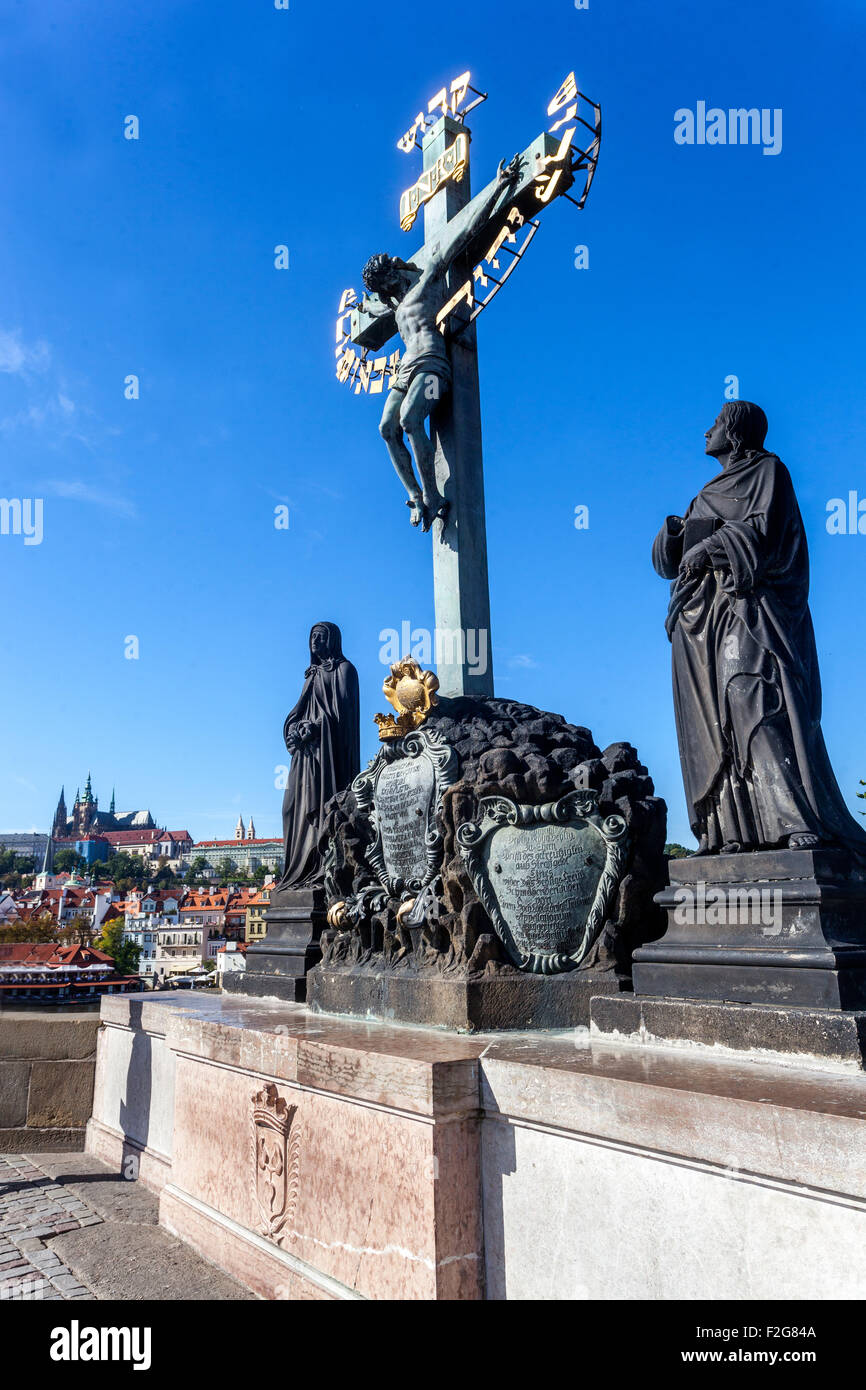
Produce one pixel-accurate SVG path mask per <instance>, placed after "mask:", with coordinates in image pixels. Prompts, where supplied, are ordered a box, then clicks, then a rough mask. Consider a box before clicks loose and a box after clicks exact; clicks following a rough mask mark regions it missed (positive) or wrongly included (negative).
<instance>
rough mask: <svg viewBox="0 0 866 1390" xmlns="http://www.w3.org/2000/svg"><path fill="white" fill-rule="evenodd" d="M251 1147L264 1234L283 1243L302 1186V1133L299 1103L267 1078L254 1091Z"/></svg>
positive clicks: (256, 1193) (287, 1233) (256, 1192)
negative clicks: (293, 1102) (287, 1098)
mask: <svg viewBox="0 0 866 1390" xmlns="http://www.w3.org/2000/svg"><path fill="white" fill-rule="evenodd" d="M252 1100H253V1123H252V1147H253V1161H254V1164H255V1196H256V1203H257V1205H258V1209H259V1215H260V1218H261V1225H260V1231H261V1234H262V1235H264V1236H267V1237H268V1238H269V1239H270V1240H273V1241H276V1242H277V1243H278V1244H280V1243H281V1237H282V1239H285V1238H288V1239H291V1233H290V1232H286V1234H285V1236H282V1232H283V1228H284V1227H285V1226H287V1225H290V1224H291V1223H292V1222H293V1221H294V1217H295V1208H296V1207H297V1203H298V1193H299V1190H300V1148H301V1136H300V1132H299V1129H298V1126H297V1124H296V1123H295V1115H296V1113H297V1109H298V1107H297V1106H296V1105H289V1104H288V1102H287V1101H285V1100H283V1098H282V1097H281V1096H280V1095H279V1093H278V1091H277V1088H276V1086H275V1085H274V1084H273V1082H270V1081H266V1082H265V1084H264V1086H263V1087H262V1089H261V1090H260V1091H256V1092H255V1094H254V1095H253V1098H252Z"/></svg>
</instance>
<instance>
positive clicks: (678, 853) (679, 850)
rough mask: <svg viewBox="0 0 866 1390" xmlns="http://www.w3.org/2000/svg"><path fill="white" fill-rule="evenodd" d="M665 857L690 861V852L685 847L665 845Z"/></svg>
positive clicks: (674, 844) (675, 844) (674, 843)
mask: <svg viewBox="0 0 866 1390" xmlns="http://www.w3.org/2000/svg"><path fill="white" fill-rule="evenodd" d="M665 857H666V858H668V859H691V857H692V851H691V850H690V849H686V847H685V845H678V844H677V843H676V841H674V842H673V844H670V845H665Z"/></svg>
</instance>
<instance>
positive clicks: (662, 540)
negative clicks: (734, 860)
mask: <svg viewBox="0 0 866 1390" xmlns="http://www.w3.org/2000/svg"><path fill="white" fill-rule="evenodd" d="M766 434H767V418H766V416H765V414H764V412H763V410H761V408H760V406H757V405H753V404H751V403H750V402H749V401H731V402H729V403H728V404H727V405H725V406H724V407H723V408H722V411H721V413H720V415H719V417H718V419H717V420H716V421H715V423H714V424H713V425H712V426H711V428H710V429H709V430H708V431H707V433H706V441H707V443H706V452H707V453H708V454H709V455H711V456H712V457H713V458H715V459H716V460H717V462H718V463H719V465H720V467H721V472H720V473H718V474H717V476H716V477H715V478H713V479H711V481H710V482H708V483H707V484H706V486H705V487H704V488H703V489H702V491H701V492H700V493H699V494H698V496H697V497H696V498H695V500H694V501H693V502H692V504H691V506H690V507H689V509H688V511H687V512H686V515H685V517H678V516H671V517H668V518H667V520H666V522H665V524H664V526H663V527H662V529H661V531H660V532H659V534H658V536H657V537H656V540H655V544H654V546H653V564H654V566H655V568H656V570H657V572H658V573H659V574H660V575H661V576H662V578H664V579H672V580H673V581H674V582H673V585H672V592H671V603H670V609H669V612H668V618H667V631H668V636H669V637H670V639H671V643H672V645H673V679H674V707H675V712H676V723H677V734H678V738H679V746H680V758H681V761H682V769H683V780H684V782H685V789H686V800H687V802H688V809H689V820H690V823H691V826H692V829H693V831H694V833H695V835H696V836H697V838H698V839H699V841H700V845H699V849H698V853H699V854H707V853H711V854H712V853H716V852H719V851H721V852H723V853H736V852H737V851H738V850H752V849H764V848H775V847H787V848H790V849H810V848H812V847H813V846H815V845H816V844H820V843H825V844H840V843H842V844H847V845H848V846H849V847H852V848H855V849H857V850H858V851H859V852H860V853H861V854H863V853H866V835H864V833H863V831H862V829H861V828H860V826H858V825H857V823H856V821H855V820H854V818H853V816H851V814H850V813H849V811H848V810H847V808H846V806H845V803H844V800H843V798H842V794H841V792H840V790H839V787H838V785H837V783H836V779H835V777H834V775H833V770H832V768H831V766H830V760H829V757H828V755H827V749H826V747H825V745H824V738H823V735H822V733H821V681H820V676H819V672H818V656H817V652H816V648H815V635H814V632H813V629H812V618H811V615H810V613H809V602H808V600H809V554H808V549H807V545H806V535H805V531H804V528H803V521H802V518H801V516H800V509H799V507H798V505H797V499H796V497H795V495H794V487H793V484H792V482H791V477H790V474H789V473H788V470H787V468H786V467H785V465H784V464H783V463H782V462H781V460H780V459H778V458H777V457H776V455H775V454H771V453H767V452H766V451H765V450H764V447H763V446H764V439H765V438H766Z"/></svg>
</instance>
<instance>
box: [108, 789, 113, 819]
mask: <svg viewBox="0 0 866 1390" xmlns="http://www.w3.org/2000/svg"><path fill="white" fill-rule="evenodd" d="M108 814H109V815H110V816H113V815H114V787H112V788H111V805H110V806H109V808H108Z"/></svg>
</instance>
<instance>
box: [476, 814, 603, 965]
mask: <svg viewBox="0 0 866 1390" xmlns="http://www.w3.org/2000/svg"><path fill="white" fill-rule="evenodd" d="M478 811H479V816H478V818H477V819H476V820H474V821H467V822H465V823H464V824H462V825H460V826H458V828H457V834H456V839H457V844H458V847H459V850H460V853H461V855H462V857H463V860H464V862H465V864H466V868H467V870H468V872H469V875H470V877H471V879H472V883H473V886H474V888H475V892H476V893H477V895H478V897H479V899H480V901H481V903H482V904H483V905H484V908H485V909H486V911H487V913H488V916H489V917H490V920H491V922H492V923H493V926H494V928H495V930H496V933H497V935H498V936H499V938H500V940H501V941H502V943H503V945H504V946H505V949H506V951H507V953H508V955H509V957H510V958H511V960H512V962H513V963H514V964H515V965H516V966H517V967H518V969H520V970H527V971H531V972H532V973H534V974H543V975H556V974H561V973H563V972H564V971H567V970H574V969H576V968H577V967H578V966H579V965H580V964H581V962H582V961H583V960H584V959H585V958H586V956H587V954H588V952H589V951H590V949H591V948H592V946H593V945H594V944H595V942H596V940H597V939H598V937H599V935H600V933H601V931H602V929H603V927H604V925H605V922H606V921H607V918H608V914H609V912H610V909H611V905H612V903H613V902H614V899H615V895H616V893H617V890H618V888H619V885H620V883H621V881H622V878H623V875H624V874H625V870H626V865H627V856H628V833H627V826H626V822H625V820H624V819H623V817H622V816H620V815H608V816H604V817H602V816H601V815H600V814H599V810H598V796H597V794H596V793H595V792H593V791H590V790H586V791H575V792H572V793H570V794H569V795H567V796H564V797H561V798H560V799H559V800H558V801H549V802H546V803H544V804H543V805H540V806H538V805H536V806H526V805H518V804H517V803H516V802H514V801H512V800H510V799H509V798H508V797H505V796H492V797H486V798H484V799H482V800H481V801H480V802H479V806H478Z"/></svg>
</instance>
